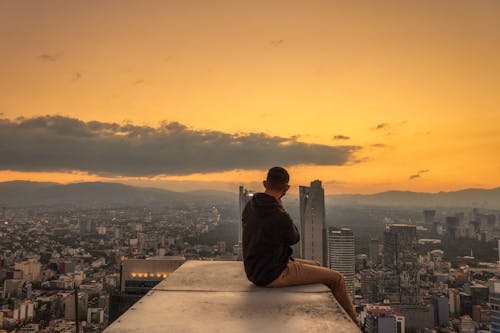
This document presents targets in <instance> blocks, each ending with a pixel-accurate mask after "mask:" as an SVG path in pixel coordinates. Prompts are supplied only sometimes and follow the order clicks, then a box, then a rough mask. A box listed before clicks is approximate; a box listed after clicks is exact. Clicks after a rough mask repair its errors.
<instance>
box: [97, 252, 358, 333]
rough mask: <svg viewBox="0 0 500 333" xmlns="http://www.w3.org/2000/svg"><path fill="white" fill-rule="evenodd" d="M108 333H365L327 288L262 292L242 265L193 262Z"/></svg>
mask: <svg viewBox="0 0 500 333" xmlns="http://www.w3.org/2000/svg"><path fill="white" fill-rule="evenodd" d="M104 332H105V333H160V332H169V333H192V332H204V333H246V332H248V333H250V332H252V333H265V332H273V333H278V332H287V333H299V332H304V333H305V332H307V333H314V332H321V333H326V332H336V333H343V332H349V333H350V332H360V330H359V329H358V328H357V327H356V325H355V324H354V323H353V322H352V321H351V320H350V318H349V317H348V315H347V314H346V313H345V311H344V310H343V309H342V308H341V307H340V305H339V304H338V303H337V301H336V300H335V299H334V298H333V296H331V293H330V291H329V289H328V288H326V287H325V286H324V285H320V284H317V285H308V286H297V287H286V288H274V289H271V288H262V287H257V286H254V285H253V284H252V283H250V282H249V281H248V280H247V278H246V276H245V272H244V270H243V263H242V262H235V261H188V262H186V263H185V264H183V265H182V266H181V267H180V268H179V269H177V270H176V271H175V272H174V273H173V274H171V275H170V276H169V277H168V278H167V279H165V280H163V281H162V282H160V283H159V284H158V285H157V286H156V287H155V288H153V289H152V290H151V291H150V292H149V293H147V294H146V295H145V296H144V297H143V298H142V299H141V300H140V301H139V302H137V303H136V304H134V305H133V306H132V307H131V308H130V309H129V310H128V311H127V312H125V313H124V314H123V315H122V316H121V317H120V318H118V319H117V320H116V321H115V322H113V323H112V324H111V325H110V326H109V327H108V328H107V329H106V330H105V331H104Z"/></svg>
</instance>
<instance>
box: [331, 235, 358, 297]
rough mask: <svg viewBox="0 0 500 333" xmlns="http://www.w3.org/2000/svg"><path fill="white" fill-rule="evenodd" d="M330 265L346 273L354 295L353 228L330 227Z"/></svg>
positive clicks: (347, 282)
mask: <svg viewBox="0 0 500 333" xmlns="http://www.w3.org/2000/svg"><path fill="white" fill-rule="evenodd" d="M327 260H328V267H329V268H331V269H334V270H336V271H338V272H339V273H341V274H342V275H344V277H345V281H346V286H347V289H348V290H349V293H350V294H351V296H353V295H354V264H355V258H354V234H353V232H352V230H351V229H347V228H336V227H328V233H327Z"/></svg>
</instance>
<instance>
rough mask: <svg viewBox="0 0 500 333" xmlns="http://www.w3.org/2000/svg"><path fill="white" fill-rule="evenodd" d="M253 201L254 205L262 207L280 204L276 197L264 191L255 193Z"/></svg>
mask: <svg viewBox="0 0 500 333" xmlns="http://www.w3.org/2000/svg"><path fill="white" fill-rule="evenodd" d="M252 203H253V204H254V206H258V207H262V208H265V207H269V208H271V207H276V206H277V205H278V202H277V201H276V198H275V197H273V196H272V195H269V194H267V193H264V192H259V193H255V194H254V195H253V197H252Z"/></svg>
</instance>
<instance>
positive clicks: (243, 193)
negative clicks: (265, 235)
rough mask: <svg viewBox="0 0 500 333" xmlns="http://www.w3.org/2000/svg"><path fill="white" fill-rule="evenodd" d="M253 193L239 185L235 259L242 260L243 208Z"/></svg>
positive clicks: (234, 248)
mask: <svg viewBox="0 0 500 333" xmlns="http://www.w3.org/2000/svg"><path fill="white" fill-rule="evenodd" d="M253 195H254V192H252V191H249V190H248V189H246V188H245V187H243V186H240V191H239V198H238V208H239V213H240V214H239V216H238V217H239V220H238V243H236V244H234V246H233V254H234V255H235V256H236V258H237V260H243V223H242V217H243V209H245V206H246V204H247V203H248V202H249V201H250V200H251V199H252V197H253Z"/></svg>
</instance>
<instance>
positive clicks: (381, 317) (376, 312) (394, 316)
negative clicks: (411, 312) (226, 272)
mask: <svg viewBox="0 0 500 333" xmlns="http://www.w3.org/2000/svg"><path fill="white" fill-rule="evenodd" d="M365 332H367V333H405V317H404V316H403V315H402V314H401V313H399V312H398V311H396V310H394V309H392V308H391V307H389V306H373V307H371V308H370V309H367V313H366V319H365Z"/></svg>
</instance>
